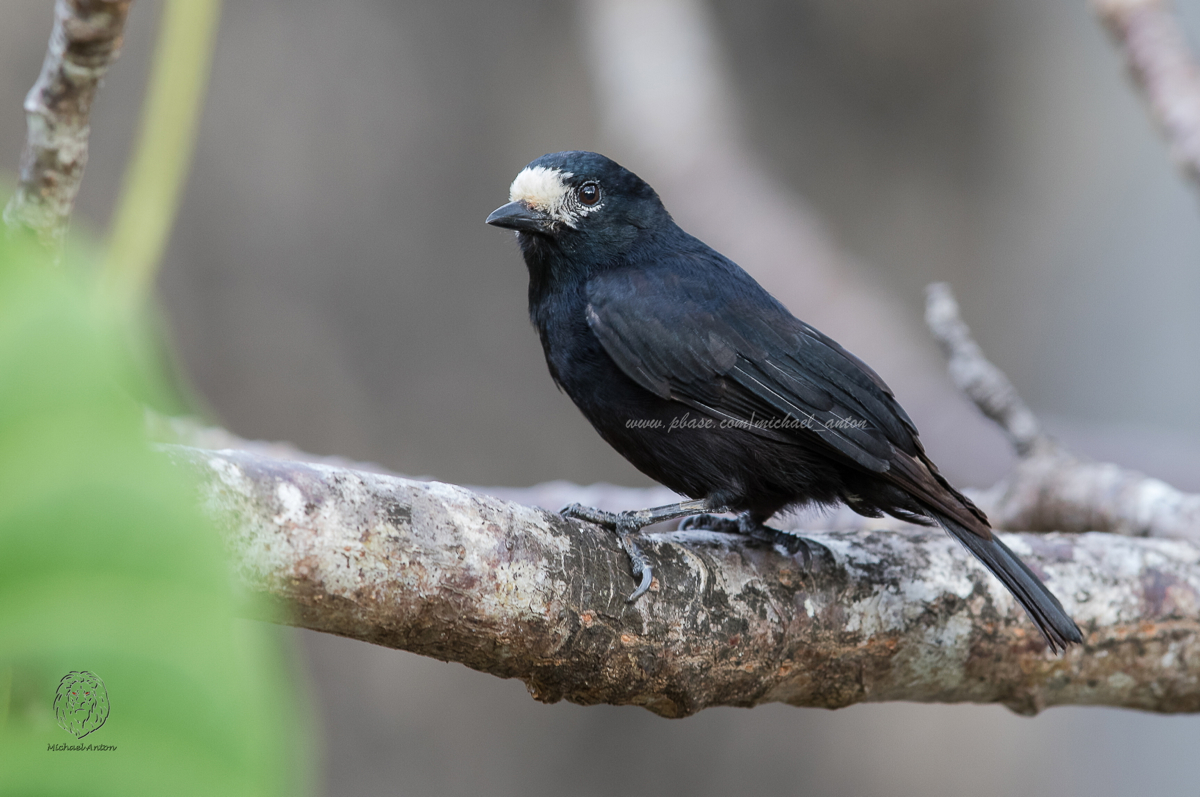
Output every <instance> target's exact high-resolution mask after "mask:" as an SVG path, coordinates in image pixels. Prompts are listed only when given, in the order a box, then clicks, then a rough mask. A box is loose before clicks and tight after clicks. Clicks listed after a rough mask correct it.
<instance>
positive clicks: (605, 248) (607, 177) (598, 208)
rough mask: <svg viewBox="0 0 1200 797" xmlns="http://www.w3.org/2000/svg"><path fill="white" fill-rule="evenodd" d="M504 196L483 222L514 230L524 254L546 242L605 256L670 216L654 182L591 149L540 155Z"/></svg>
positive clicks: (560, 250)
mask: <svg viewBox="0 0 1200 797" xmlns="http://www.w3.org/2000/svg"><path fill="white" fill-rule="evenodd" d="M508 198H509V200H510V201H509V203H508V204H507V205H503V206H501V207H499V208H496V210H494V211H492V214H491V215H490V216H488V217H487V223H488V224H491V225H493V226H495V227H505V228H507V229H510V230H516V231H517V232H518V233H519V234H520V235H519V236H518V237H519V239H520V243H521V248H522V250H523V251H525V253H526V255H529V254H531V253H532V252H534V251H537V250H541V249H544V248H547V247H549V248H551V249H553V250H554V251H555V253H557V254H564V255H568V256H571V257H575V258H605V259H607V258H611V257H613V256H616V255H619V254H621V253H622V252H624V251H625V250H627V249H628V248H629V247H630V246H631V245H632V244H633V243H634V241H636V240H637V238H638V235H639V233H640V232H641V231H642V230H646V229H651V228H654V227H655V226H656V225H661V224H662V223H664V221H666V222H669V220H670V216H668V215H667V212H666V210H664V209H663V206H662V202H661V201H660V200H659V198H658V194H656V193H654V189H653V188H651V187H650V186H649V185H647V184H646V182H645V181H643V180H642V179H641V178H640V177H638V176H637V175H636V174H634V173H633V172H631V171H629V170H628V169H625V168H622V167H621V166H620V165H618V164H616V163H614V162H613V161H611V160H609V159H608V158H606V157H604V156H603V155H598V154H596V153H595V152H555V153H553V154H550V155H543V156H542V157H540V158H538V159H537V160H535V161H534V162H533V163H530V164H529V165H528V166H526V167H525V168H524V169H523V170H522V171H521V173H520V174H518V175H517V177H516V179H515V180H513V182H512V186H511V187H510V188H509V190H508Z"/></svg>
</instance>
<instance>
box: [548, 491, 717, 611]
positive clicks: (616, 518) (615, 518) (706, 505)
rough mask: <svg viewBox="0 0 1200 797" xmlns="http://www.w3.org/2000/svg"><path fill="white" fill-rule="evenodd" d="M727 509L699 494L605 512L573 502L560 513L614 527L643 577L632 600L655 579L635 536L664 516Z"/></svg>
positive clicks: (638, 576)
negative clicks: (669, 501)
mask: <svg viewBox="0 0 1200 797" xmlns="http://www.w3.org/2000/svg"><path fill="white" fill-rule="evenodd" d="M724 511H726V510H725V506H724V505H723V504H717V503H715V502H714V500H713V499H709V498H698V499H695V500H692V501H682V502H680V503H678V504H667V505H666V506H656V507H653V508H651V509H638V510H635V511H631V512H605V511H604V510H603V509H596V508H595V507H590V506H583V505H582V504H571V505H570V506H568V507H565V508H564V509H563V510H562V511H561V512H560V513H559V514H560V515H562V516H563V517H572V518H578V519H580V520H586V521H587V522H589V523H595V524H596V525H597V526H603V527H604V528H606V529H611V530H612V531H613V532H615V533H616V535H617V539H619V540H620V541H621V547H623V548H624V549H625V553H626V554H627V555H628V556H629V565H630V567H631V569H632V570H633V577H634V578H635V579H640V583H639V584H638V588H637V589H635V590H634V591H633V594H632V595H630V596H629V598H627V601H628V602H629V603H633V602H634V601H635V600H637V599H638V598H640V597H641V596H642V595H644V594H646V591H647V590H648V589H650V582H651V581H653V580H654V568H653V567H652V566H651V564H650V559H649V558H648V557H647V556H646V554H645V553H643V552H642V549H641V548H640V547H639V546H638V544H637V542H636V541H635V540H634V539H633V538H634V537H635V536H636V535H637V534H638V533H639V532H640V531H641V530H642V529H643V528H645V527H646V526H650V525H653V524H654V523H661V522H663V521H664V520H672V519H674V518H677V517H684V516H685V515H694V514H696V513H697V512H724Z"/></svg>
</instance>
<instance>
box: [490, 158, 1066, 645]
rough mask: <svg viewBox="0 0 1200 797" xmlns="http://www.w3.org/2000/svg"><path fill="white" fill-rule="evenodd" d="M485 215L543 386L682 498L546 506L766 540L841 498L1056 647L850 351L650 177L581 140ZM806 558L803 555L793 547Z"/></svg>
mask: <svg viewBox="0 0 1200 797" xmlns="http://www.w3.org/2000/svg"><path fill="white" fill-rule="evenodd" d="M509 199H510V200H511V201H510V202H509V203H508V204H507V205H504V206H503V207H500V208H497V209H496V210H495V211H494V212H493V213H492V214H491V215H490V216H488V218H487V223H488V224H491V225H494V226H497V227H506V228H508V229H512V230H516V231H517V243H518V244H519V246H520V248H521V253H522V254H523V255H524V257H525V264H526V266H528V268H529V314H530V317H531V320H532V321H533V325H534V326H535V327H536V328H537V331H538V334H539V335H540V336H541V340H542V348H543V349H544V350H545V353H546V363H547V364H548V365H549V367H550V375H551V376H552V377H553V379H554V381H555V383H556V384H557V385H558V386H559V387H560V388H561V389H562V390H564V391H566V393H567V395H568V396H570V397H571V399H572V401H574V402H575V404H576V406H578V407H579V409H580V410H581V411H582V412H583V414H584V416H586V417H587V419H588V420H589V421H591V423H592V426H594V427H595V428H596V431H597V432H599V433H600V436H601V437H603V438H604V439H605V440H606V441H607V442H608V443H609V445H611V446H612V447H613V448H615V449H616V450H617V451H618V452H620V453H621V454H622V455H623V456H624V457H625V458H626V459H628V460H629V461H630V462H631V463H633V465H634V466H635V467H637V468H638V469H639V470H640V471H642V472H643V473H645V474H647V475H648V476H650V477H651V478H653V479H655V480H656V481H659V482H661V483H662V484H664V485H666V486H667V487H669V488H671V489H672V490H675V491H676V492H678V493H681V494H683V495H686V496H690V497H691V498H693V499H694V500H691V501H685V502H683V503H680V504H673V505H671V506H665V507H657V508H654V509H646V510H641V511H637V512H623V513H620V514H613V513H608V512H602V511H600V510H597V509H592V508H589V507H582V506H579V505H572V506H570V507H567V508H566V509H565V510H563V512H564V514H567V515H571V516H574V517H579V518H582V519H585V520H589V521H592V522H595V523H599V524H601V525H604V526H606V527H608V528H611V529H614V530H615V531H616V532H617V533H618V534H619V536H620V538H621V541H622V543H623V544H624V546H625V549H626V551H627V552H628V554H629V557H630V561H631V563H632V567H633V572H634V577H635V578H638V577H640V578H641V583H640V585H639V586H638V588H637V590H636V591H635V592H634V593H633V595H631V596H630V598H629V599H630V600H631V601H632V600H634V599H636V598H637V597H638V596H639V595H641V594H642V593H644V592H645V591H646V590H647V589H648V588H649V586H650V581H651V567H650V562H649V560H648V559H647V558H646V556H645V555H644V554H643V553H642V552H641V551H640V549H639V548H638V546H637V544H636V541H635V540H634V539H633V537H634V535H635V534H636V533H637V532H638V531H639V530H640V529H641V528H642V527H644V526H646V525H649V524H650V523H655V522H658V521H661V520H667V519H670V518H676V517H682V516H684V515H695V514H697V513H720V512H736V513H739V516H738V518H737V519H736V520H729V519H723V518H714V517H711V516H709V515H707V514H702V515H701V516H700V517H699V518H695V519H692V520H691V521H685V522H686V523H689V525H690V526H692V527H697V526H699V527H705V528H714V527H715V528H724V529H728V530H735V531H740V532H742V533H744V534H750V535H754V536H758V537H762V538H766V539H770V540H772V541H778V542H784V543H785V544H786V543H788V542H789V541H790V543H791V547H792V550H793V552H795V550H796V549H797V547H801V548H802V547H803V546H804V543H803V541H802V540H800V538H797V537H794V536H792V535H784V534H783V533H782V532H778V531H776V530H774V529H770V528H768V527H767V526H765V525H764V524H765V522H766V521H767V519H768V518H770V517H771V516H772V515H774V514H775V513H776V512H779V511H780V510H785V509H794V508H798V507H801V506H805V505H825V506H828V505H832V504H834V503H836V502H838V501H842V502H845V503H846V504H847V505H848V506H849V507H850V508H851V509H853V510H854V511H856V512H858V513H859V514H862V515H865V516H867V517H882V516H883V514H884V513H887V514H889V515H892V516H893V517H897V518H900V519H902V520H907V521H912V522H916V523H921V524H924V525H932V523H933V522H935V521H936V522H937V523H940V524H941V525H942V527H943V528H945V529H946V531H948V532H950V534H952V535H953V536H954V537H955V538H956V539H958V540H959V541H960V542H961V543H963V545H965V546H966V547H967V549H968V550H969V551H970V552H971V553H973V554H974V555H975V556H976V557H978V559H979V560H980V561H981V562H983V564H984V565H985V566H986V567H987V568H988V570H990V571H992V573H994V574H995V575H996V576H997V577H998V578H999V579H1000V580H1001V581H1002V582H1003V583H1004V585H1005V586H1006V587H1008V589H1009V590H1011V591H1012V593H1013V595H1014V596H1016V598H1017V600H1018V601H1020V602H1021V605H1022V606H1024V607H1025V610H1026V611H1027V612H1028V613H1029V615H1030V617H1032V618H1033V621H1034V622H1035V623H1036V624H1037V626H1038V628H1039V629H1041V632H1042V634H1043V635H1044V636H1045V637H1046V641H1047V642H1048V643H1049V645H1050V648H1051V649H1052V650H1054V651H1058V650H1060V649H1062V648H1065V647H1066V645H1067V644H1068V643H1071V642H1080V641H1081V636H1080V633H1079V628H1078V626H1076V625H1075V623H1074V621H1072V620H1071V618H1070V617H1068V616H1067V614H1066V612H1065V611H1064V610H1063V607H1062V604H1060V603H1059V602H1058V600H1057V599H1056V598H1055V597H1054V595H1052V594H1051V593H1050V591H1049V590H1048V589H1047V588H1046V586H1045V585H1044V584H1042V582H1041V581H1040V580H1038V577H1037V576H1036V575H1034V573H1033V572H1032V571H1031V570H1030V569H1029V568H1028V567H1027V566H1026V565H1025V564H1024V563H1023V562H1022V561H1021V560H1020V559H1019V558H1017V556H1016V555H1015V554H1014V553H1013V552H1012V551H1011V550H1009V549H1008V547H1007V546H1005V545H1004V543H1002V542H1000V540H999V539H998V538H996V536H995V535H994V534H993V533H992V529H991V527H990V526H989V525H988V520H987V517H986V516H985V515H984V514H983V512H981V511H980V510H979V509H978V508H977V507H976V506H975V505H974V504H973V503H971V501H970V500H969V499H967V498H966V497H965V496H963V495H962V494H961V493H959V492H958V491H957V490H955V489H954V488H953V487H952V486H951V485H950V483H949V482H947V481H946V479H945V478H943V477H942V475H941V474H940V473H939V472H938V469H937V467H936V466H935V465H934V464H933V462H932V461H931V460H930V459H929V457H928V456H926V454H925V450H924V449H923V448H922V446H921V442H920V440H919V439H918V437H917V430H916V427H915V426H913V422H912V420H911V419H909V417H908V414H907V413H905V411H904V410H903V408H901V406H900V404H899V403H898V402H897V401H896V398H895V396H894V395H893V394H892V391H891V389H890V388H888V386H887V385H886V384H885V383H884V381H883V380H882V379H880V378H879V376H878V375H877V374H876V373H875V372H874V371H872V370H871V369H870V368H869V367H868V366H867V365H866V364H865V363H864V362H862V360H860V359H858V358H857V357H855V356H854V355H853V354H851V353H850V352H848V351H846V350H845V349H843V348H842V347H841V346H839V345H838V344H837V343H836V342H834V341H833V340H832V339H830V338H829V337H826V336H825V335H823V334H821V333H820V332H818V331H817V330H816V329H814V328H812V327H811V326H809V325H808V324H806V323H804V322H803V321H800V320H798V319H797V318H795V317H794V316H793V315H792V314H791V313H789V312H788V311H787V309H786V308H785V307H784V306H783V305H782V304H780V303H779V302H778V301H776V300H775V298H774V297H773V296H771V295H770V294H769V293H767V292H766V291H765V290H764V289H763V288H762V287H761V286H760V285H759V284H758V283H757V282H755V281H754V279H753V278H752V277H751V276H750V275H749V274H747V273H746V272H745V271H743V270H742V269H741V268H739V267H738V265H737V264H736V263H734V262H733V261H731V260H729V258H727V257H724V256H723V255H721V254H720V253H719V252H717V251H715V250H713V249H712V248H710V247H709V246H707V245H705V244H704V243H703V242H701V241H699V240H698V239H696V238H693V237H692V236H691V235H688V234H687V233H686V232H684V231H683V230H682V229H680V228H679V226H678V225H677V224H676V223H675V221H674V220H673V219H672V218H671V215H670V214H669V213H667V210H666V208H664V207H663V204H662V202H661V201H660V200H659V198H658V194H656V193H655V192H654V189H653V188H651V187H650V186H649V185H647V184H646V183H645V182H644V181H643V180H641V179H640V178H638V176H637V175H635V174H633V173H632V172H630V171H628V170H627V169H624V168H622V167H621V166H619V165H617V164H616V163H614V162H613V161H611V160H609V159H608V158H606V157H604V156H603V155H597V154H596V153H593V152H558V153H554V154H550V155H545V156H543V157H541V158H538V159H537V160H535V161H533V162H532V163H530V164H529V165H528V166H527V167H525V169H524V170H523V171H522V172H521V173H520V174H518V175H517V177H516V179H515V180H514V181H513V183H512V187H511V188H510V190H509ZM805 553H806V554H807V551H805Z"/></svg>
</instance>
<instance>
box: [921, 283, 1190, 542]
mask: <svg viewBox="0 0 1200 797" xmlns="http://www.w3.org/2000/svg"><path fill="white" fill-rule="evenodd" d="M925 318H926V321H927V322H928V323H929V328H930V329H931V330H932V331H933V334H934V337H936V338H937V339H938V341H939V342H940V343H941V344H942V348H943V349H944V350H945V351H946V355H947V356H948V357H949V359H950V376H951V378H952V379H953V380H954V383H955V384H956V385H957V386H958V388H959V389H960V390H962V391H963V392H964V393H965V394H966V395H967V396H968V397H970V399H971V400H972V401H974V402H975V404H976V406H978V407H979V409H980V410H981V411H982V412H983V414H984V415H986V416H987V417H989V418H991V419H992V420H994V421H995V422H996V423H997V424H999V425H1000V427H1001V428H1003V429H1004V431H1005V432H1007V433H1008V435H1009V437H1010V438H1011V439H1012V441H1013V445H1014V447H1015V448H1016V450H1017V453H1018V455H1019V456H1020V457H1021V459H1020V461H1019V462H1018V463H1017V467H1016V468H1015V469H1014V471H1013V472H1012V474H1010V475H1009V476H1008V477H1007V478H1006V479H1004V480H1003V481H1001V482H1000V483H999V484H997V485H996V486H995V487H993V488H992V489H991V490H988V491H986V492H984V493H979V494H975V495H974V496H973V497H975V498H976V500H977V501H978V503H979V505H980V507H982V508H983V509H984V511H985V512H987V513H988V516H989V517H990V518H991V520H992V523H993V524H994V525H995V526H996V527H997V528H1002V529H1020V530H1022V531H1110V532H1115V533H1118V534H1128V535H1134V536H1146V537H1165V538H1171V539H1183V540H1190V541H1192V542H1195V543H1200V495H1190V494H1187V493H1182V492H1180V491H1179V490H1176V489H1175V488H1174V487H1171V486H1170V485H1168V484H1166V483H1165V482H1162V481H1159V480H1158V479H1152V478H1150V477H1148V476H1144V475H1143V474H1141V473H1138V472H1136V471H1131V470H1127V469H1125V468H1121V467H1118V466H1117V465H1111V464H1107V463H1099V462H1090V461H1088V460H1085V459H1082V458H1080V457H1077V456H1075V455H1073V454H1071V453H1069V452H1067V451H1065V450H1063V449H1062V447H1061V446H1059V445H1057V444H1056V443H1055V442H1054V441H1052V440H1051V439H1049V438H1048V437H1046V436H1045V435H1044V434H1043V433H1042V431H1041V429H1040V427H1039V425H1038V422H1037V419H1036V418H1035V417H1034V415H1033V412H1031V411H1030V409H1029V407H1028V406H1027V405H1026V404H1025V402H1024V401H1023V400H1022V399H1021V397H1020V395H1018V394H1017V391H1016V388H1014V387H1013V385H1012V383H1011V382H1009V381H1008V377H1007V376H1005V375H1004V373H1003V372H1002V371H1001V370H1000V369H999V368H997V367H996V366H995V365H993V364H992V363H991V362H989V361H988V359H987V358H986V357H985V356H984V355H983V352H982V350H980V348H979V346H978V345H977V344H976V343H975V341H974V340H973V339H972V338H971V333H970V330H969V329H967V325H966V324H965V323H964V322H963V320H962V318H961V317H960V316H959V312H958V302H956V301H955V299H954V294H953V293H952V292H951V290H950V286H948V285H946V284H945V283H935V284H933V285H930V286H929V288H928V289H927V302H926V310H925Z"/></svg>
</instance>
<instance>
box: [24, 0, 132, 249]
mask: <svg viewBox="0 0 1200 797" xmlns="http://www.w3.org/2000/svg"><path fill="white" fill-rule="evenodd" d="M131 2H132V0H57V2H56V3H55V4H54V28H53V30H52V31H51V33H50V43H49V45H48V47H47V49H46V59H45V61H44V62H43V63H42V71H41V74H40V75H38V79H37V82H35V83H34V84H33V88H32V89H30V90H29V94H28V95H26V97H25V116H26V121H27V125H28V133H27V137H26V140H25V149H24V151H23V152H22V153H21V167H20V177H19V182H18V184H17V191H16V193H15V194H14V195H13V197H12V199H10V200H9V202H8V206H7V207H6V208H5V209H4V222H5V224H7V225H8V227H9V228H10V229H21V228H24V229H28V230H31V231H32V232H34V233H35V234H36V235H37V237H38V239H39V240H40V241H41V242H42V244H43V245H45V246H47V247H49V248H51V249H53V250H55V251H57V250H58V249H60V248H61V246H62V241H63V237H64V235H65V234H66V228H67V222H68V221H69V220H70V217H71V209H72V208H73V207H74V205H75V196H76V195H77V194H78V193H79V183H80V181H81V180H82V179H83V169H84V166H86V165H87V154H88V135H89V133H90V132H91V128H90V125H89V122H88V119H89V115H90V113H91V107H92V99H93V98H94V97H95V95H96V89H97V87H98V86H99V85H100V81H101V79H102V78H103V77H104V74H105V72H107V71H108V67H109V66H110V65H111V64H112V62H113V61H115V60H116V58H117V55H118V53H119V52H120V49H121V36H122V32H123V31H124V29H125V19H126V17H127V16H128V14H129V6H130V4H131Z"/></svg>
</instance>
